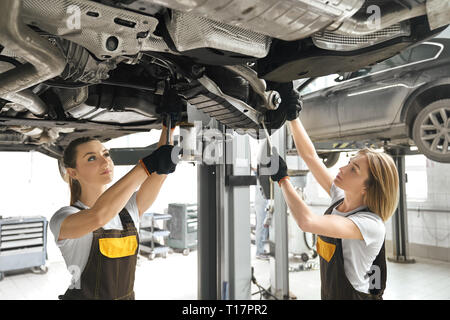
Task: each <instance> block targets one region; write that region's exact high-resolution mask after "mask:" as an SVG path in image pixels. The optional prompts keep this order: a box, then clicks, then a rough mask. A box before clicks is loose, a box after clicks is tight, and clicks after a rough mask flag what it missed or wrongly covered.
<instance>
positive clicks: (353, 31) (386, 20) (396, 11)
mask: <svg viewBox="0 0 450 320" xmlns="http://www.w3.org/2000/svg"><path fill="white" fill-rule="evenodd" d="M380 12H381V17H380V20H379V23H377V25H376V28H374V25H373V23H372V22H371V21H370V19H367V17H364V18H350V19H347V20H345V21H344V22H343V23H342V24H341V25H340V26H339V27H338V28H337V29H336V30H333V32H334V33H336V34H340V35H344V36H358V37H361V36H365V35H368V34H371V33H374V32H375V31H378V30H382V29H385V28H387V27H390V26H392V25H394V24H397V23H399V22H402V21H405V20H409V19H412V18H415V17H419V16H423V15H426V14H427V7H426V3H421V4H415V5H413V6H412V7H411V8H405V7H397V8H392V7H388V8H381V10H380ZM330 31H331V30H330Z"/></svg>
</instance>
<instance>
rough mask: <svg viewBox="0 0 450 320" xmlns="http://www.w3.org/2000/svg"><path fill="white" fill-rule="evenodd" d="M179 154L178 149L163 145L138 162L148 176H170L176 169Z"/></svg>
mask: <svg viewBox="0 0 450 320" xmlns="http://www.w3.org/2000/svg"><path fill="white" fill-rule="evenodd" d="M180 152H181V148H180V147H174V146H172V145H163V146H161V147H159V148H158V149H156V150H155V151H153V152H152V153H151V154H150V155H148V156H147V157H145V158H143V159H141V160H140V161H139V162H140V163H141V165H143V166H144V168H145V169H146V171H147V174H149V175H150V174H152V173H153V172H156V173H157V174H170V173H172V172H174V171H175V169H176V166H177V164H178V155H179V154H180Z"/></svg>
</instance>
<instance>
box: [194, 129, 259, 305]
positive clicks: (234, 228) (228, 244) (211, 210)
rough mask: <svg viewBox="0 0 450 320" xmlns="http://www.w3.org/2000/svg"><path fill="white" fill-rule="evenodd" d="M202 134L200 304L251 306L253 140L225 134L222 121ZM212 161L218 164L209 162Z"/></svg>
mask: <svg viewBox="0 0 450 320" xmlns="http://www.w3.org/2000/svg"><path fill="white" fill-rule="evenodd" d="M202 129H203V130H202V131H204V133H203V137H202V144H203V146H202V148H203V156H202V161H201V163H200V164H199V165H198V167H197V170H198V171H197V177H198V189H197V191H198V192H197V199H198V211H197V217H198V229H197V238H198V299H199V300H211V299H213V300H229V299H231V300H249V299H251V292H250V288H251V261H250V243H251V242H250V185H252V184H256V176H250V145H249V137H248V136H246V135H237V134H233V133H230V132H225V128H224V127H223V126H222V125H220V124H219V123H218V122H217V121H216V120H210V121H209V124H208V126H204V125H203V128H202ZM208 130H210V132H212V135H213V136H216V139H215V141H213V140H211V139H208V138H206V139H205V135H208V136H209V138H211V134H208V133H207V131H208ZM214 132H215V133H214ZM206 149H208V152H206ZM213 149H214V150H215V152H211V150H213ZM217 153H219V154H217ZM211 155H212V156H213V157H215V159H213V160H212V159H209V157H210V156H211Z"/></svg>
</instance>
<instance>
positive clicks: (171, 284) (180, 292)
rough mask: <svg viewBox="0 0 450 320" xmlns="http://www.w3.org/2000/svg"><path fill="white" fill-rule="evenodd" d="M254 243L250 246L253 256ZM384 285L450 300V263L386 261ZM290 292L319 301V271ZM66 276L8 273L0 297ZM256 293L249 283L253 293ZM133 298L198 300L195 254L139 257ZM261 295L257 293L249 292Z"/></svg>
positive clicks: (60, 284)
mask: <svg viewBox="0 0 450 320" xmlns="http://www.w3.org/2000/svg"><path fill="white" fill-rule="evenodd" d="M254 253H255V247H254V246H253V245H252V256H254ZM299 263H300V261H299V260H297V258H294V257H292V258H291V259H290V267H291V268H292V269H298V268H297V267H298V265H299ZM252 266H253V267H254V269H255V278H256V280H257V281H258V283H259V284H260V285H262V286H263V287H264V288H267V287H268V286H269V272H270V271H269V270H270V268H269V266H270V263H269V261H264V260H256V259H255V260H252ZM388 272H389V273H388V284H387V289H386V292H385V295H384V298H385V299H386V300H391V299H407V300H409V299H411V300H415V299H418V300H422V299H433V300H434V299H446V300H447V299H448V300H450V263H446V262H440V261H434V260H422V259H420V260H416V263H415V264H396V263H391V262H388ZM289 281H290V291H291V293H292V294H294V295H295V296H296V297H297V299H300V300H317V299H320V275H319V271H318V270H310V271H291V272H290V273H289ZM69 282H70V275H69V274H68V272H67V271H66V269H65V265H64V262H53V263H50V264H48V272H47V273H46V274H43V275H41V274H34V273H32V272H21V273H18V272H14V273H9V274H8V273H7V274H6V277H5V279H4V280H3V281H1V282H0V299H1V300H16V299H26V300H27V299H33V300H34V299H39V300H52V299H56V298H57V296H58V295H59V294H62V293H64V291H65V289H66V287H67V284H68V283H69ZM256 291H258V289H257V287H256V286H254V285H253V284H252V292H256ZM135 292H136V299H139V300H143V299H152V300H153V299H161V300H168V299H174V300H186V299H188V300H191V299H192V300H195V299H197V252H196V251H193V252H191V253H190V254H189V255H188V256H183V255H182V254H178V253H172V254H169V255H168V257H167V258H166V259H163V258H156V259H155V260H153V261H149V260H148V259H146V258H145V257H143V256H140V258H139V261H138V268H137V271H136V282H135ZM252 298H253V299H259V298H260V296H259V294H257V295H253V297H252Z"/></svg>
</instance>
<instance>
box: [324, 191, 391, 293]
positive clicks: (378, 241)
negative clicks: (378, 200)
mask: <svg viewBox="0 0 450 320" xmlns="http://www.w3.org/2000/svg"><path fill="white" fill-rule="evenodd" d="M330 194H331V199H332V200H331V203H332V204H333V203H335V202H336V201H338V200H340V199H342V198H344V196H345V194H344V190H342V189H340V188H338V187H336V186H335V185H334V183H333V185H332V186H331V189H330ZM363 208H366V209H367V211H364V210H362V211H360V212H358V213H355V214H353V215H351V216H350V217H348V218H349V219H350V220H352V221H353V222H354V223H355V224H356V226H357V227H358V228H359V231H360V232H361V234H362V236H363V238H364V240H358V239H342V255H343V257H344V271H345V275H346V276H347V279H348V280H349V282H350V283H351V284H352V286H353V288H355V289H356V290H358V291H360V292H364V293H369V277H368V276H367V275H366V274H367V272H369V271H370V267H371V266H372V263H373V261H374V260H375V258H376V256H377V255H378V253H379V252H380V249H381V246H382V245H383V242H384V237H385V234H386V228H385V225H384V222H383V220H382V219H381V217H380V216H378V215H377V214H375V213H373V212H370V211H368V208H367V207H366V206H362V207H359V208H356V209H355V210H352V211H350V212H340V211H338V210H336V208H335V209H333V212H332V213H331V214H337V215H339V216H343V217H346V216H348V215H349V214H352V213H353V212H355V211H358V210H361V209H363Z"/></svg>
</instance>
